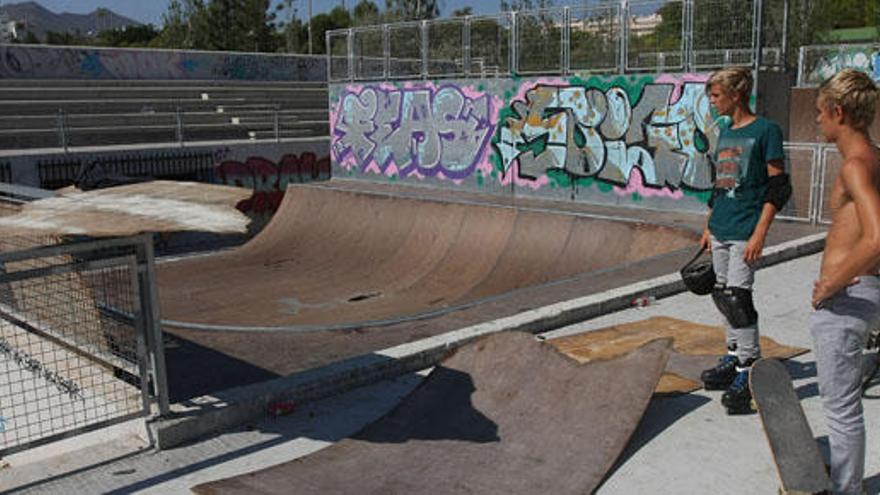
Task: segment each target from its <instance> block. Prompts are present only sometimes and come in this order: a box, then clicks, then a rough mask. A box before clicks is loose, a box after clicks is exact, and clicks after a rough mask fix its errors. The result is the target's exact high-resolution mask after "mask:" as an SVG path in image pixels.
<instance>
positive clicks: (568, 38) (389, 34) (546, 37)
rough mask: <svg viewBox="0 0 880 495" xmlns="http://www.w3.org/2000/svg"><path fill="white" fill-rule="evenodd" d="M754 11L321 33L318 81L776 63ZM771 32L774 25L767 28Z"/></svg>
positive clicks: (735, 5)
mask: <svg viewBox="0 0 880 495" xmlns="http://www.w3.org/2000/svg"><path fill="white" fill-rule="evenodd" d="M763 8H764V0H638V1H628V0H620V1H619V2H603V3H598V2H594V3H592V4H590V5H587V6H576V7H569V6H565V7H554V8H546V9H536V10H523V11H514V12H504V13H501V14H496V15H489V16H467V17H456V18H445V19H437V20H430V21H427V20H426V21H415V22H405V23H397V24H383V25H376V26H367V27H358V28H350V29H341V30H331V31H328V32H327V33H326V43H327V54H328V55H327V57H328V63H327V70H328V80H329V81H330V82H338V81H362V80H380V79H403V78H410V79H412V78H422V79H427V78H431V77H471V76H480V77H486V76H487V75H488V76H508V75H511V74H570V73H574V72H578V73H580V72H604V73H609V72H612V73H626V72H643V71H674V72H687V71H692V70H696V69H709V68H717V67H722V66H725V65H729V64H737V65H748V66H753V67H758V66H759V64H760V65H761V66H768V65H781V64H782V63H784V61H783V50H782V47H781V46H779V44H781V40H784V39H785V37H784V35H782V36H781V37H780V36H775V35H774V36H770V37H769V39H767V38H768V37H766V36H765V37H764V40H763V41H762V29H761V28H762V26H763V27H767V26H766V23H771V22H777V21H776V20H775V18H771V17H768V18H767V19H766V20H765V19H764V16H762V12H763ZM777 31H784V26H783V27H782V28H779V29H777V26H770V29H768V32H774V33H775V32H777ZM768 43H772V44H768ZM759 46H762V50H761V51H760V54H759V50H758V47H759Z"/></svg>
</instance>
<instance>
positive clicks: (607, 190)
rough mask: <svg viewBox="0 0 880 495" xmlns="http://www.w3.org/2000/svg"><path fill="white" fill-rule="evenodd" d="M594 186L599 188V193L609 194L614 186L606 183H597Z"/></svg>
mask: <svg viewBox="0 0 880 495" xmlns="http://www.w3.org/2000/svg"><path fill="white" fill-rule="evenodd" d="M596 186H597V187H598V188H599V191H601V192H603V193H610V192H611V191H613V190H614V186H613V185H612V184H609V183H607V182H599V183H597V184H596Z"/></svg>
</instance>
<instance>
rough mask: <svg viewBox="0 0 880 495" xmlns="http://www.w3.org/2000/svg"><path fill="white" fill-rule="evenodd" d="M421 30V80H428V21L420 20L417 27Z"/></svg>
mask: <svg viewBox="0 0 880 495" xmlns="http://www.w3.org/2000/svg"><path fill="white" fill-rule="evenodd" d="M419 27H420V28H421V31H420V33H419V34H420V35H421V50H419V55H420V56H421V58H422V79H427V78H428V21H426V20H422V23H421V24H420V26H419Z"/></svg>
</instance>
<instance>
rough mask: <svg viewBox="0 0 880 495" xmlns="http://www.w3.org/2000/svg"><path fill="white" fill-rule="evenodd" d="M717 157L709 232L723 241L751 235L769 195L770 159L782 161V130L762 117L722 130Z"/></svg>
mask: <svg viewBox="0 0 880 495" xmlns="http://www.w3.org/2000/svg"><path fill="white" fill-rule="evenodd" d="M716 150H717V151H716V152H715V155H714V158H715V189H716V190H717V191H716V197H715V204H714V206H713V207H712V215H711V216H710V217H709V231H710V232H712V235H713V236H715V238H716V239H718V240H721V241H745V240H748V239H749V237H751V235H752V232H754V230H755V226H756V225H757V224H758V220H759V219H760V218H761V211H762V210H763V209H764V197H765V195H766V194H767V180H768V175H767V162H769V161H771V160H782V159H784V157H785V154H784V152H783V150H782V129H780V128H779V126H778V125H777V124H776V123H774V122H771V121H769V120H767V119H765V118H763V117H758V118H757V119H756V120H755V121H754V122H752V123H751V124H749V125H747V126H745V127H741V128H739V129H731V128H726V129H722V130H721V134H720V135H719V137H718V146H717V148H716Z"/></svg>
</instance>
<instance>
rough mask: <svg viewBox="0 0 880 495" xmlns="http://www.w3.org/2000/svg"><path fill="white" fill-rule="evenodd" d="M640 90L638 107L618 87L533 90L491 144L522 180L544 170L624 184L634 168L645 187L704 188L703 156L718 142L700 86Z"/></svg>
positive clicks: (708, 180)
mask: <svg viewBox="0 0 880 495" xmlns="http://www.w3.org/2000/svg"><path fill="white" fill-rule="evenodd" d="M674 89H675V86H674V85H673V84H650V85H647V86H645V88H644V90H643V91H642V93H641V95H640V97H639V99H638V101H636V102H632V101H630V96H629V94H628V93H627V92H626V91H625V90H624V89H622V88H619V87H611V88H610V89H608V90H606V91H601V90H599V89H596V88H588V87H584V86H553V85H536V86H535V87H534V88H532V89H530V90H528V91H527V92H526V95H525V101H521V100H520V101H514V102H513V103H512V104H511V109H512V110H513V111H514V113H515V115H516V116H515V117H511V118H508V119H507V121H506V122H504V123H502V124H501V125H500V129H499V136H498V137H499V139H497V142H496V143H495V144H494V145H495V148H496V151H497V152H498V154H499V156H500V158H501V162H502V164H503V167H504V170H505V173H507V171H508V170H509V168H510V166H511V164H512V163H513V162H514V161H517V162H518V165H519V168H518V170H519V175H520V177H521V178H526V179H534V178H537V177H540V176H541V175H543V174H545V173H546V171H547V170H549V169H554V168H555V169H562V170H565V171H567V172H568V173H570V174H572V175H574V176H595V177H597V178H599V179H601V180H604V181H607V182H611V183H614V184H618V185H626V184H627V182H628V180H629V177H630V172H631V171H632V170H633V169H634V168H639V169H640V170H641V172H642V176H643V177H644V182H645V185H647V186H652V187H656V188H663V187H670V188H673V189H674V188H679V187H681V186H687V187H689V188H692V189H700V190H704V189H708V188H710V187H711V185H712V164H711V162H710V159H709V156H708V152H709V150H710V149H711V148H712V147H714V145H715V143H716V141H717V135H718V130H717V127H716V126H715V125H714V124H713V120H712V114H711V110H710V107H709V101H708V98H707V97H706V94H705V90H704V88H703V84H702V83H685V84H684V85H683V86H682V88H681V95H680V97H679V98H678V99H677V100H676V101H674V102H673V101H672V98H671V97H672V94H673V90H674Z"/></svg>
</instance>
